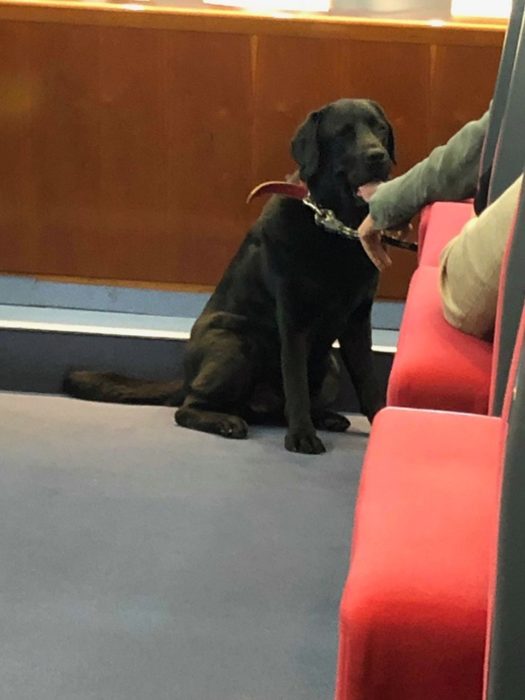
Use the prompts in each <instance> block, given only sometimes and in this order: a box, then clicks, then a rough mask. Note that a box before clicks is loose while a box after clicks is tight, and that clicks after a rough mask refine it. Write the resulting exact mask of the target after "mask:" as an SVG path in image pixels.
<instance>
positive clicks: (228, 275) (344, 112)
mask: <svg viewBox="0 0 525 700" xmlns="http://www.w3.org/2000/svg"><path fill="white" fill-rule="evenodd" d="M292 154H293V156H294V158H295V160H296V162H297V164H298V166H299V174H300V176H301V178H303V179H304V180H305V181H306V182H307V184H308V186H309V188H310V192H311V194H312V197H313V198H314V200H315V201H316V202H317V203H318V204H320V205H322V206H326V207H329V208H330V209H333V210H334V211H335V213H336V215H337V216H338V217H339V218H340V219H341V220H342V221H344V222H345V223H346V224H347V225H349V226H352V227H354V228H355V227H357V226H359V224H360V223H361V221H362V220H363V218H364V217H365V216H366V214H367V207H366V205H365V204H364V203H363V202H362V201H361V200H360V199H359V198H358V197H357V196H356V195H355V192H356V190H357V188H358V187H359V186H360V185H361V184H363V183H365V182H369V181H371V180H377V179H379V180H380V179H386V178H387V177H388V175H389V172H390V169H391V166H392V163H393V162H394V160H395V155H394V137H393V133H392V128H391V126H390V124H389V123H388V121H387V119H386V117H385V115H384V112H383V110H382V109H381V107H380V106H379V105H377V104H376V103H375V102H372V101H370V100H349V99H343V100H339V101H337V102H333V103H330V104H329V105H326V106H325V107H323V108H322V109H320V110H318V111H316V112H313V113H311V114H310V115H309V116H308V117H307V119H306V120H305V122H304V123H303V124H302V125H301V126H300V127H299V129H298V131H297V133H296V135H295V137H294V139H293V141H292ZM377 281H378V273H377V271H376V269H375V267H374V266H373V265H372V263H371V262H370V260H369V259H368V257H367V256H366V254H365V253H364V251H363V249H362V246H361V244H360V243H359V241H352V240H346V239H344V238H341V237H338V236H337V235H335V234H331V233H327V232H326V231H324V230H323V229H320V228H319V227H318V226H316V224H315V222H314V219H313V214H312V212H311V211H310V210H309V209H307V208H306V207H305V206H304V205H303V204H302V203H301V202H300V201H298V200H294V199H289V198H286V197H281V196H275V197H272V198H271V199H270V201H269V202H268V203H267V205H266V206H265V207H264V209H263V211H262V214H261V216H260V217H259V219H258V220H257V221H256V222H255V224H254V226H253V227H252V228H251V230H250V231H249V232H248V234H247V236H246V238H245V239H244V241H243V243H242V244H241V246H240V248H239V250H238V252H237V254H236V255H235V257H234V258H233V260H232V261H231V263H230V265H229V266H228V268H227V269H226V271H225V273H224V275H223V277H222V279H221V281H220V282H219V284H218V285H217V288H216V289H215V291H214V293H213V295H212V296H211V298H210V300H209V302H208V304H207V305H206V307H205V309H204V310H203V312H202V314H201V315H200V317H199V318H198V319H197V321H196V322H195V324H194V326H193V329H192V332H191V338H190V341H189V343H188V346H187V351H186V356H185V371H184V379H183V380H180V381H178V382H177V381H174V382H171V383H169V384H159V383H156V382H143V381H140V380H132V379H127V378H123V377H119V376H117V375H113V374H104V373H93V372H73V373H72V374H70V375H69V376H68V377H67V379H66V381H65V383H64V388H65V390H66V392H68V393H69V394H72V395H74V396H77V397H80V398H85V399H92V400H98V401H116V402H127V403H163V404H170V405H180V404H182V405H181V406H180V408H179V409H178V410H177V412H176V414H175V418H176V421H177V423H178V424H179V425H182V426H186V427H188V428H193V429H196V430H203V431H206V432H211V433H217V434H219V435H224V436H225V437H231V438H244V437H246V435H247V431H248V427H247V423H249V422H274V423H283V422H285V417H286V422H287V424H288V432H287V435H286V439H285V445H286V447H287V449H289V450H292V451H296V452H303V453H309V454H312V453H320V452H323V451H324V446H323V444H322V442H321V440H320V439H319V438H318V436H317V434H316V428H320V429H327V430H336V431H340V430H345V429H346V428H347V427H348V425H349V423H348V421H347V419H346V418H345V417H344V416H339V415H338V414H336V413H333V412H332V411H330V410H329V408H328V406H329V404H330V402H331V401H332V400H333V398H334V394H335V391H336V388H337V366H336V362H335V358H334V356H333V353H332V344H333V342H334V341H335V340H336V339H337V340H339V343H340V346H341V356H342V359H343V362H344V364H345V366H346V368H347V370H348V372H349V373H350V376H351V378H352V381H353V383H354V385H355V388H356V391H357V394H358V397H359V401H360V404H361V410H362V411H363V413H364V414H365V415H366V416H368V418H369V419H370V420H372V418H373V417H374V415H375V414H376V412H377V411H378V410H379V409H380V408H381V407H382V406H383V396H382V395H381V392H380V390H379V388H378V385H377V383H376V380H375V377H374V371H373V367H372V352H371V328H370V311H371V306H372V301H373V298H374V294H375V291H376V286H377Z"/></svg>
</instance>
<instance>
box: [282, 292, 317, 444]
mask: <svg viewBox="0 0 525 700" xmlns="http://www.w3.org/2000/svg"><path fill="white" fill-rule="evenodd" d="M283 296H284V295H283ZM277 317H278V324H279V335H280V339H281V371H282V375H283V384H284V395H285V399H286V416H287V419H288V432H287V434H286V438H285V441H284V444H285V447H286V449H287V450H290V452H302V453H303V454H321V453H322V452H325V447H324V445H323V443H322V442H321V440H320V439H319V438H318V437H317V434H316V432H315V428H314V424H313V422H312V416H311V411H310V392H309V386H308V347H307V335H306V331H305V330H304V328H299V327H298V325H299V324H298V322H297V315H296V314H294V313H293V309H292V308H290V305H289V302H288V301H287V300H284V299H278V302H277Z"/></svg>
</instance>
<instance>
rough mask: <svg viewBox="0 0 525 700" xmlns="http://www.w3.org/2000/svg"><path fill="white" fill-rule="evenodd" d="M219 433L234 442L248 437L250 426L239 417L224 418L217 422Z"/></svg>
mask: <svg viewBox="0 0 525 700" xmlns="http://www.w3.org/2000/svg"><path fill="white" fill-rule="evenodd" d="M217 433H218V434H219V435H222V437H225V438H231V439H232V440H244V438H246V437H248V424H247V423H246V421H244V420H243V419H242V418H239V417H238V416H224V418H221V419H220V420H219V421H218V422H217Z"/></svg>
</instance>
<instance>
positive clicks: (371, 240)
mask: <svg viewBox="0 0 525 700" xmlns="http://www.w3.org/2000/svg"><path fill="white" fill-rule="evenodd" d="M357 232H358V234H359V239H360V241H361V244H362V246H363V248H364V250H365V253H366V254H367V255H368V257H369V258H370V260H371V261H372V262H373V263H374V265H375V266H376V267H377V269H378V270H380V271H381V270H384V269H386V268H387V267H390V265H391V264H392V260H391V258H390V256H389V255H388V253H387V252H386V249H385V245H384V243H383V241H382V240H381V236H382V234H381V231H380V230H379V229H378V228H377V226H376V224H375V222H374V220H373V219H372V216H371V214H368V216H367V217H366V219H365V220H364V221H363V222H362V224H361V225H360V226H359V228H358V229H357Z"/></svg>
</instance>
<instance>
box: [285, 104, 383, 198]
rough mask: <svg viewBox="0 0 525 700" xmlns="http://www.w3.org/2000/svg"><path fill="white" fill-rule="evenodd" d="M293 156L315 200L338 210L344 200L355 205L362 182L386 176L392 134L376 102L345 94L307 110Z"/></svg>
mask: <svg viewBox="0 0 525 700" xmlns="http://www.w3.org/2000/svg"><path fill="white" fill-rule="evenodd" d="M292 155H293V157H294V159H295V161H296V162H297V164H298V165H299V174H300V177H301V179H302V180H303V181H304V182H306V184H307V185H308V187H309V189H310V192H311V193H312V195H313V197H314V199H316V200H317V201H318V202H319V203H320V204H324V205H325V206H330V207H331V208H334V209H336V210H340V209H341V204H342V203H344V202H345V201H346V202H347V203H349V202H351V201H353V202H354V205H355V202H356V200H355V196H356V192H357V189H358V188H359V187H360V186H361V185H363V184H365V183H366V182H371V181H375V180H386V179H387V178H388V176H389V174H390V171H391V169H392V165H393V164H394V163H395V146H394V134H393V131H392V126H391V125H390V123H389V121H388V119H387V118H386V115H385V113H384V111H383V109H382V108H381V107H380V105H378V104H377V102H373V101H372V100H350V99H342V100H338V101H337V102H331V103H330V104H328V105H326V106H325V107H323V108H322V109H320V110H317V111H315V112H311V113H310V114H309V115H308V117H307V118H306V120H305V121H304V122H303V123H302V124H301V126H300V127H299V129H298V130H297V132H296V134H295V136H294V138H293V140H292ZM344 208H346V207H344Z"/></svg>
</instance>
